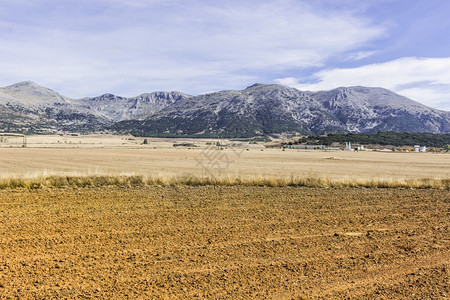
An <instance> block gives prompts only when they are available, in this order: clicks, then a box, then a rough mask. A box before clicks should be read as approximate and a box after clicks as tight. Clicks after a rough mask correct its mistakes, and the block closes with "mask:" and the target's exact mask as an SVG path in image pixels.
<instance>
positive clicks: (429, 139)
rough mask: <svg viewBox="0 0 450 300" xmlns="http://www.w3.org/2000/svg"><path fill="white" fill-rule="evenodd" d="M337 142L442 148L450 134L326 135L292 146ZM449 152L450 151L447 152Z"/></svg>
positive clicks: (303, 139)
mask: <svg viewBox="0 0 450 300" xmlns="http://www.w3.org/2000/svg"><path fill="white" fill-rule="evenodd" d="M335 142H338V143H340V144H344V143H345V142H351V143H358V144H363V145H368V144H377V145H392V146H397V147H400V146H405V145H424V146H427V147H438V148H444V151H445V147H446V145H447V149H448V147H449V146H448V145H450V134H433V133H409V132H393V131H387V132H378V133H374V134H366V133H359V134H352V133H340V134H328V135H326V136H309V137H304V138H300V139H299V140H297V141H295V142H293V144H307V145H327V146H329V145H331V144H332V143H335ZM449 151H450V150H449Z"/></svg>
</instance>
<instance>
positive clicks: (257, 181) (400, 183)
mask: <svg viewBox="0 0 450 300" xmlns="http://www.w3.org/2000/svg"><path fill="white" fill-rule="evenodd" d="M149 185H187V186H204V185H216V186H269V187H286V186H295V187H311V188H412V189H442V190H450V178H417V179H382V178H379V179H360V180H354V179H341V180H339V179H330V178H318V177H306V178H295V177H291V178H289V179H286V178H281V177H280V178H277V177H259V178H240V177H234V178H232V177H226V178H225V177H224V178H216V177H196V176H191V175H185V176H169V175H165V176H154V177H145V176H141V175H130V176H126V175H124V176H49V177H35V178H3V179H0V189H15V188H24V189H38V188H63V187H72V188H75V187H102V186H120V187H134V186H149Z"/></svg>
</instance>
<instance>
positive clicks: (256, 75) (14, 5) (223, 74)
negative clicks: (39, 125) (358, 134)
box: [0, 0, 450, 110]
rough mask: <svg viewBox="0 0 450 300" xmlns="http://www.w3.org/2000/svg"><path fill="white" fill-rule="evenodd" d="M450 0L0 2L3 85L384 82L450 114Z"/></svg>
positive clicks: (190, 88) (141, 88) (82, 87)
mask: <svg viewBox="0 0 450 300" xmlns="http://www.w3.org/2000/svg"><path fill="white" fill-rule="evenodd" d="M448 16H450V1H448V0H414V1H412V0H339V1H336V0H267V1H264V0H227V1H225V0H217V1H207V0H189V1H186V0H1V1H0V86H6V85H10V84H13V83H16V82H19V81H25V80H31V81H35V82H36V83H38V84H40V85H43V86H46V87H49V88H51V89H53V90H56V91H57V92H59V93H61V94H63V95H66V96H69V97H73V98H79V97H84V96H97V95H100V94H103V93H106V92H110V93H114V94H117V95H121V96H136V95H138V94H141V93H144V92H151V91H156V90H178V91H182V92H186V93H189V94H192V95H197V94H201V93H205V92H210V91H218V90H225V89H243V88H245V87H246V86H249V85H251V84H253V83H256V82H258V83H280V84H284V85H289V86H293V87H297V88H299V89H301V90H323V89H332V88H335V87H339V86H352V85H364V86H380V87H385V88H388V89H391V90H393V91H395V92H397V93H399V94H402V95H405V96H407V97H410V98H411V99H413V100H416V101H419V102H421V103H424V104H426V105H429V106H431V107H435V108H440V109H445V110H450V38H449V34H450V18H449V17H448Z"/></svg>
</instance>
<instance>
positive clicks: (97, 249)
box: [0, 136, 450, 299]
mask: <svg viewBox="0 0 450 300" xmlns="http://www.w3.org/2000/svg"><path fill="white" fill-rule="evenodd" d="M16 139H17V140H14V139H10V140H8V141H7V142H3V143H0V171H1V176H0V220H1V224H2V226H0V298H2V299H3V298H6V299H8V298H11V299H15V298H19V299H27V298H38V299H43V298H44V299H61V298H103V299H124V298H141V299H150V298H163V299H189V298H213V299H249V298H259V299H263V298H264V299H266V298H269V299H330V298H338V299H342V298H355V299H367V298H381V299H405V298H408V299H424V298H425V299H426V298H433V299H446V298H448V297H449V295H450V288H449V284H448V283H449V274H450V271H449V263H448V262H449V261H450V239H449V236H450V227H449V219H450V193H449V188H448V186H449V185H448V180H449V178H450V174H449V172H450V171H449V170H450V162H449V160H450V159H449V157H450V156H449V155H448V154H433V153H392V152H389V153H382V152H358V153H356V152H344V151H298V150H286V151H282V150H281V149H267V148H262V147H259V145H245V147H236V148H226V149H223V150H220V148H217V147H210V146H208V145H207V144H206V143H208V144H211V143H212V142H214V141H210V140H201V141H199V140H194V141H193V140H183V141H180V140H171V139H150V143H149V144H148V145H144V144H143V141H142V140H129V138H128V137H111V138H102V139H98V137H63V138H61V137H58V136H54V137H40V136H36V137H31V138H29V139H28V147H27V148H21V147H20V138H19V137H17V138H16ZM8 143H9V144H8ZM174 143H177V144H186V145H187V144H195V146H192V145H191V146H180V147H173V144H174ZM247 149H248V150H247ZM211 157H213V159H211ZM47 176H53V177H47ZM73 176H78V177H73ZM83 176H90V177H83ZM102 176H104V177H102ZM11 178H16V179H17V180H16V181H8V180H9V179H11ZM25 178H28V179H29V181H26V180H25ZM227 178H228V179H227ZM314 178H315V180H312V179H314ZM327 178H328V179H329V180H330V181H327V180H326V179H327ZM22 179H23V180H22ZM212 179H214V180H212ZM237 179H239V180H237ZM308 179H311V180H308ZM384 179H386V180H387V181H386V182H385V183H386V184H384V183H383V182H382V180H384ZM416 179H417V182H418V185H417V187H426V188H415V187H416V186H413V185H412V183H413V182H415V181H414V180H416ZM420 179H422V180H420ZM8 182H9V183H8ZM333 182H334V183H335V184H330V183H333ZM349 182H350V183H351V182H361V184H359V185H356V186H357V187H351V186H353V185H351V184H347V185H345V184H341V185H340V184H339V183H349ZM364 182H366V183H371V184H367V185H364ZM380 182H381V183H383V184H378V183H380ZM432 182H438V183H439V185H435V186H434V185H432V184H431V183H432ZM2 183H8V184H4V185H3V186H2ZM395 183H402V184H395ZM410 183H411V186H408V185H409V184H410ZM421 183H424V184H425V185H420V184H421ZM429 183H430V184H429ZM405 184H406V185H405ZM316 186H317V187H316ZM380 187H381V188H380ZM392 187H394V188H392ZM411 187H413V188H411Z"/></svg>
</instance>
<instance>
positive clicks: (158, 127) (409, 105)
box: [0, 81, 450, 136]
mask: <svg viewBox="0 0 450 300" xmlns="http://www.w3.org/2000/svg"><path fill="white" fill-rule="evenodd" d="M0 117H1V121H0V130H4V131H6V130H8V131H23V130H28V131H36V132H54V131H61V130H64V131H74V132H95V131H113V132H121V133H132V134H138V135H203V136H208V135H215V136H217V135H219V134H220V135H228V136H254V135H269V134H275V133H283V132H298V133H301V134H325V133H331V132H355V133H358V132H378V131H391V130H395V131H407V132H432V133H449V132H450V112H447V111H440V110H436V109H432V108H430V107H427V106H425V105H422V104H420V103H418V102H415V101H413V100H410V99H408V98H406V97H403V96H400V95H397V94H395V93H393V92H391V91H389V90H386V89H382V88H368V87H341V88H337V89H334V90H330V91H320V92H302V91H299V90H297V89H295V88H290V87H286V86H281V85H264V84H255V85H252V86H250V87H248V88H246V89H244V90H241V91H221V92H216V93H210V94H204V95H199V96H190V95H187V94H183V93H180V92H153V93H147V94H142V95H139V96H136V97H128V98H127V97H121V96H116V95H112V94H104V95H101V96H98V97H93V98H82V99H71V98H68V97H65V96H62V95H60V94H58V93H56V92H54V91H52V90H50V89H48V88H45V87H41V86H39V85H37V84H36V83H33V82H29V81H27V82H21V83H17V84H14V85H11V86H8V87H4V88H0Z"/></svg>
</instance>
